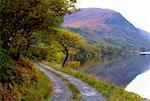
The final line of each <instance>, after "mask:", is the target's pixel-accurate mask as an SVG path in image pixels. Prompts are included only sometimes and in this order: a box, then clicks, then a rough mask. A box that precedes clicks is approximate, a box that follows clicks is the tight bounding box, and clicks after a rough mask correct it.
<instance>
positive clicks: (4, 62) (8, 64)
mask: <svg viewBox="0 0 150 101" xmlns="http://www.w3.org/2000/svg"><path fill="white" fill-rule="evenodd" d="M14 79H15V64H14V62H13V61H12V60H11V59H9V58H8V56H7V54H6V50H4V49H3V48H0V82H1V83H11V82H12V81H13V80H14Z"/></svg>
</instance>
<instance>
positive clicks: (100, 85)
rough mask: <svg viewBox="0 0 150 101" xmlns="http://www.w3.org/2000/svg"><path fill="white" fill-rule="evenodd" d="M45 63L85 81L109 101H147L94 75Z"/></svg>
mask: <svg viewBox="0 0 150 101" xmlns="http://www.w3.org/2000/svg"><path fill="white" fill-rule="evenodd" d="M43 63H45V64H47V65H49V66H51V67H53V68H55V69H57V70H59V71H62V72H65V73H67V74H69V75H72V76H74V77H76V78H78V79H80V80H82V81H84V82H85V83H87V84H89V85H90V86H91V87H93V88H95V89H96V90H97V91H98V92H100V93H101V94H102V95H103V96H104V97H105V98H106V100H107V101H145V99H143V98H141V97H140V96H138V95H137V94H134V93H130V92H127V91H125V90H124V89H123V88H121V87H117V86H115V85H112V84H109V83H107V82H105V81H104V80H100V79H98V78H96V77H94V76H92V75H87V74H84V73H82V72H79V71H76V70H73V69H69V68H63V69H62V68H61V66H60V65H58V64H54V63H53V64H52V63H49V62H46V61H44V62H43Z"/></svg>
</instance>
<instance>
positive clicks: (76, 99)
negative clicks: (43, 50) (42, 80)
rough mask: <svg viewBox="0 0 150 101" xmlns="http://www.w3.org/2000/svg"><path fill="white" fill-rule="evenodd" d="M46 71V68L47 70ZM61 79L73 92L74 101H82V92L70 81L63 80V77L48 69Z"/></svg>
mask: <svg viewBox="0 0 150 101" xmlns="http://www.w3.org/2000/svg"><path fill="white" fill-rule="evenodd" d="M45 69H46V68H45ZM46 70H48V71H50V72H51V73H53V74H54V75H56V76H57V77H59V78H60V79H61V80H62V81H64V82H65V83H66V85H67V87H68V88H69V89H70V90H71V92H72V101H81V96H80V91H79V90H78V89H77V88H76V87H75V86H74V85H73V84H72V83H70V81H69V80H68V79H65V78H63V77H62V76H61V75H59V74H57V73H54V72H53V71H51V70H49V69H46Z"/></svg>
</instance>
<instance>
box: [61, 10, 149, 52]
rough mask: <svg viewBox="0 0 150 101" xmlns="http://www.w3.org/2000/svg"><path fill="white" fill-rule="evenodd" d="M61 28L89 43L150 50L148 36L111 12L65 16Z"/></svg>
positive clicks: (81, 12) (101, 11) (81, 11)
mask: <svg viewBox="0 0 150 101" xmlns="http://www.w3.org/2000/svg"><path fill="white" fill-rule="evenodd" d="M62 27H64V28H67V29H70V30H72V31H75V32H77V33H79V34H81V35H83V36H84V37H85V38H86V39H87V40H88V41H89V42H90V43H96V44H104V45H116V46H120V47H122V48H125V49H130V50H137V49H142V50H147V49H150V45H149V44H150V40H149V38H150V34H148V32H145V31H143V30H141V29H138V28H136V27H135V26H134V25H132V24H131V23H130V22H129V21H128V20H126V19H125V18H124V17H123V16H122V15H121V14H120V13H118V12H115V11H113V10H108V9H100V8H87V9H81V10H80V11H79V12H76V13H74V14H71V15H67V16H65V20H64V23H63V24H62Z"/></svg>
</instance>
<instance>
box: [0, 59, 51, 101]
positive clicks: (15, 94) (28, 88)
mask: <svg viewBox="0 0 150 101" xmlns="http://www.w3.org/2000/svg"><path fill="white" fill-rule="evenodd" d="M13 73H14V74H15V75H13V78H14V80H12V82H9V83H0V101H49V100H50V95H51V92H52V85H51V84H52V83H51V82H50V80H49V78H48V77H47V76H46V75H45V74H43V73H42V72H40V71H38V70H37V69H36V68H34V66H33V65H32V63H31V62H30V60H28V59H21V60H19V61H18V62H16V68H15V70H14V72H13ZM8 77H11V76H8Z"/></svg>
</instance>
